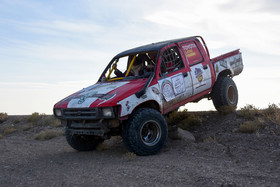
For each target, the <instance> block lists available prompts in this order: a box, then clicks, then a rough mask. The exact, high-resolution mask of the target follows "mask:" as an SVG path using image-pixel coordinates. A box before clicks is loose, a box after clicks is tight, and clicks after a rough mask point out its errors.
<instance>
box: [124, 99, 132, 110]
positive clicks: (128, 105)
mask: <svg viewBox="0 0 280 187" xmlns="http://www.w3.org/2000/svg"><path fill="white" fill-rule="evenodd" d="M125 106H126V110H127V111H129V109H130V107H131V106H130V104H129V101H126V103H125Z"/></svg>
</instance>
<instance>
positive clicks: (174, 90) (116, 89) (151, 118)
mask: <svg viewBox="0 0 280 187" xmlns="http://www.w3.org/2000/svg"><path fill="white" fill-rule="evenodd" d="M242 70H243V63H242V57H241V53H240V51H239V50H235V51H232V52H229V53H226V54H223V55H221V56H218V57H216V58H212V59H211V58H210V55H209V51H208V49H207V46H206V44H205V42H204V40H203V38H202V37H201V36H193V37H188V38H181V39H174V40H168V41H163V42H158V43H152V44H149V45H145V46H140V47H137V48H134V49H130V50H127V51H124V52H122V53H119V54H118V55H116V56H115V57H114V58H113V59H112V60H111V61H110V63H109V64H108V66H107V67H106V68H105V70H104V71H103V73H102V74H101V76H100V78H99V80H98V81H97V83H96V84H94V85H92V86H89V87H87V88H84V89H82V90H80V91H78V92H76V93H74V94H72V95H70V96H68V97H66V98H65V99H63V100H61V101H59V102H58V103H56V104H55V105H54V109H53V111H54V115H55V117H56V118H58V119H60V120H61V121H62V123H63V124H64V125H65V135H66V140H67V142H68V143H69V145H70V146H71V147H73V148H74V149H76V150H78V151H89V150H94V149H95V148H96V147H97V145H98V144H99V143H102V142H103V141H104V140H105V139H109V138H110V137H111V136H118V135H121V136H122V138H123V142H124V144H125V145H126V147H127V148H128V150H129V151H132V152H134V153H135V154H137V155H152V154H156V153H158V152H159V151H160V150H161V148H162V147H163V146H164V144H165V142H166V140H167V136H168V134H167V133H168V127H167V124H166V121H165V119H164V115H166V114H168V113H169V112H171V111H174V110H177V109H178V108H179V107H180V106H182V105H185V104H186V103H188V102H198V101H199V100H200V99H203V98H208V99H212V100H213V104H214V106H215V108H216V109H217V110H219V109H220V108H221V107H222V106H232V107H236V106H237V101H238V92H237V88H236V85H235V83H234V81H233V80H232V78H233V77H234V76H236V75H238V74H240V73H241V72H242Z"/></svg>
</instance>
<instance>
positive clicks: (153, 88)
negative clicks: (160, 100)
mask: <svg viewBox="0 0 280 187" xmlns="http://www.w3.org/2000/svg"><path fill="white" fill-rule="evenodd" d="M152 91H153V92H154V93H155V94H157V95H159V90H158V89H157V88H156V87H152Z"/></svg>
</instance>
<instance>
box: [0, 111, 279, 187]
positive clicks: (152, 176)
mask: <svg viewBox="0 0 280 187" xmlns="http://www.w3.org/2000/svg"><path fill="white" fill-rule="evenodd" d="M195 115H196V116H199V118H200V120H201V124H200V125H196V126H192V127H191V128H190V129H189V131H184V130H182V129H179V130H178V131H177V133H178V136H175V138H174V137H173V138H172V139H171V138H169V139H168V142H167V144H166V146H165V147H164V149H163V150H162V151H161V152H160V153H159V154H157V155H153V156H144V157H140V156H136V155H135V154H133V153H130V152H128V151H127V149H126V148H125V147H124V145H123V143H122V139H121V137H113V138H111V139H110V140H106V141H105V142H104V143H103V144H102V145H101V146H99V147H98V149H97V150H96V151H92V152H77V151H75V150H73V149H72V148H71V147H70V146H68V144H67V143H66V140H65V137H64V136H63V135H59V133H58V134H57V135H58V136H56V137H55V138H52V139H49V140H40V139H39V140H37V139H38V138H37V139H35V136H36V135H38V133H39V132H41V131H42V130H48V129H52V130H54V131H58V132H61V131H62V130H63V127H51V126H43V125H36V126H34V125H28V124H26V122H25V120H24V119H26V118H27V117H23V116H9V118H8V119H7V120H6V121H4V122H3V123H1V124H0V134H2V138H1V139H0V186H279V185H280V124H275V123H272V122H269V121H262V124H263V126H262V128H260V129H259V130H257V131H254V132H253V133H241V132H240V125H241V124H243V123H244V122H245V121H246V120H247V119H245V118H244V117H242V116H239V115H238V113H236V112H235V113H231V114H227V115H220V114H218V113H216V112H199V113H195ZM15 121H16V123H15ZM7 126H12V127H14V129H16V130H14V132H12V131H11V133H5V134H3V132H4V127H7ZM173 133H174V132H173Z"/></svg>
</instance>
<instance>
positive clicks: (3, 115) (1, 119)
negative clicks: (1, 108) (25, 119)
mask: <svg viewBox="0 0 280 187" xmlns="http://www.w3.org/2000/svg"><path fill="white" fill-rule="evenodd" d="M7 119H8V114H7V113H0V123H3V122H4V121H6V120H7Z"/></svg>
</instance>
